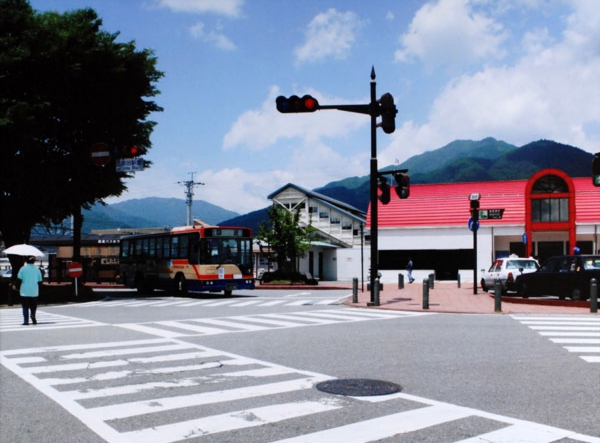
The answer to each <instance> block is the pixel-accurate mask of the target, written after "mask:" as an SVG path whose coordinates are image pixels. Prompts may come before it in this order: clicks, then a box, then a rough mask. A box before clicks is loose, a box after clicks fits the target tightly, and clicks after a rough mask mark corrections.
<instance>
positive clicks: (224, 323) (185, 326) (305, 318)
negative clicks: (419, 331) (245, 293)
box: [116, 308, 436, 338]
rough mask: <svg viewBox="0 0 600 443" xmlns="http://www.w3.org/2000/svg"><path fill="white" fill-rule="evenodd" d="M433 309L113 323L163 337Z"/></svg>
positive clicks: (382, 317) (403, 314) (405, 314)
mask: <svg viewBox="0 0 600 443" xmlns="http://www.w3.org/2000/svg"><path fill="white" fill-rule="evenodd" d="M419 315H436V314H435V313H429V312H426V313H421V312H404V311H384V310H380V311H375V310H363V309H356V308H339V309H324V310H318V311H301V312H290V313H286V314H274V313H273V314H255V315H239V316H231V317H219V318H195V319H186V320H177V321H173V320H170V321H155V322H144V323H122V324H118V325H116V326H119V327H121V328H125V329H130V330H133V331H138V332H144V333H147V334H152V335H156V336H158V337H163V338H178V337H185V336H194V335H216V334H228V333H236V332H252V331H264V330H270V329H284V328H296V327H303V326H319V325H326V324H335V323H352V322H359V321H369V320H392V319H397V318H406V317H414V316H419Z"/></svg>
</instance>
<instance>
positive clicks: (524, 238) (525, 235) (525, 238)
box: [523, 232, 527, 245]
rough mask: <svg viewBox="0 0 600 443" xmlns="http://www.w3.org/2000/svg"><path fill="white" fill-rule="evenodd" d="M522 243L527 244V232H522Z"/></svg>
mask: <svg viewBox="0 0 600 443" xmlns="http://www.w3.org/2000/svg"><path fill="white" fill-rule="evenodd" d="M523 244H524V245H526V244H527V232H523Z"/></svg>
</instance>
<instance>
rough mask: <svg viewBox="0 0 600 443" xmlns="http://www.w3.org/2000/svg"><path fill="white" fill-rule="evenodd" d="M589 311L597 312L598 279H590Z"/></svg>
mask: <svg viewBox="0 0 600 443" xmlns="http://www.w3.org/2000/svg"><path fill="white" fill-rule="evenodd" d="M590 312H594V313H595V312H598V281H597V280H596V279H595V278H592V279H591V280H590Z"/></svg>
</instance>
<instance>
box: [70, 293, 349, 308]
mask: <svg viewBox="0 0 600 443" xmlns="http://www.w3.org/2000/svg"><path fill="white" fill-rule="evenodd" d="M346 298H348V297H347V296H343V297H328V298H321V297H314V298H304V297H303V298H283V299H272V298H268V297H257V298H252V299H250V300H248V299H247V298H229V299H220V298H219V299H206V300H193V299H188V298H186V299H182V298H174V297H159V298H154V297H153V298H151V299H113V298H108V299H105V300H100V301H93V302H88V303H78V304H74V305H69V307H73V308H87V307H90V306H97V307H102V308H140V307H154V308H162V307H165V306H169V307H181V308H189V307H195V306H197V307H203V308H214V307H220V306H227V307H232V308H243V307H246V306H261V307H268V306H312V305H334V304H340V303H341V302H342V301H343V300H345V299H346Z"/></svg>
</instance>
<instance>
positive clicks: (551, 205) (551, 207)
mask: <svg viewBox="0 0 600 443" xmlns="http://www.w3.org/2000/svg"><path fill="white" fill-rule="evenodd" d="M531 221H533V222H546V223H547V222H567V221H569V199H568V198H541V199H534V200H532V201H531Z"/></svg>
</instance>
